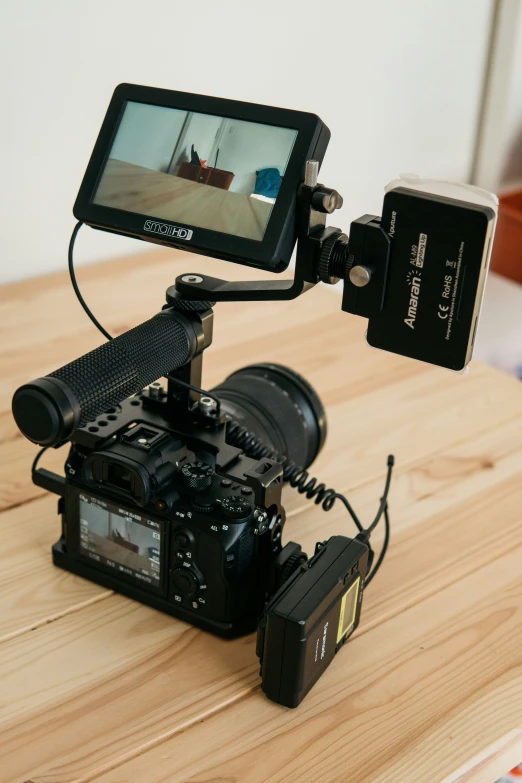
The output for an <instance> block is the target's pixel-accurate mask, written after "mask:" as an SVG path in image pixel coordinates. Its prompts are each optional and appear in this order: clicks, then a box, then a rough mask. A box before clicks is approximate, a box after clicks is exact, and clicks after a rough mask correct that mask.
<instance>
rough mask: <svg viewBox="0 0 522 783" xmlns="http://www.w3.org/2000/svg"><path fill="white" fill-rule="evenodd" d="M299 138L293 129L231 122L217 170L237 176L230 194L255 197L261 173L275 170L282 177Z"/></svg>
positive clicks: (226, 125)
mask: <svg viewBox="0 0 522 783" xmlns="http://www.w3.org/2000/svg"><path fill="white" fill-rule="evenodd" d="M296 136H297V132H296V131H295V130H291V129H290V128H274V127H270V126H266V125H252V123H250V122H242V121H241V120H228V121H227V122H226V124H225V130H224V133H223V138H222V139H221V142H220V145H219V158H218V168H219V169H225V170H226V171H233V172H234V179H233V180H232V184H231V186H230V190H231V191H232V192H234V193H253V191H254V188H255V186H256V179H257V177H256V171H259V170H260V169H266V168H276V169H278V170H279V173H280V174H281V175H283V174H284V173H285V171H286V166H287V163H288V158H289V157H290V153H291V151H292V147H293V146H294V141H295V138H296Z"/></svg>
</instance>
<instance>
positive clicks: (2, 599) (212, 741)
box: [0, 250, 522, 783]
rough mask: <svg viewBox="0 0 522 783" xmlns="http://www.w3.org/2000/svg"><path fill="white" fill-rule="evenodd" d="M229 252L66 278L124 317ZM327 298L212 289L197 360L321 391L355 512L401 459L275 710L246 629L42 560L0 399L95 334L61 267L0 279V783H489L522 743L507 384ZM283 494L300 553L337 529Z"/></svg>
mask: <svg viewBox="0 0 522 783" xmlns="http://www.w3.org/2000/svg"><path fill="white" fill-rule="evenodd" d="M223 267H224V265H223V264H220V263H219V262H216V261H213V260H211V259H201V258H198V259H195V258H194V257H192V258H191V257H188V256H183V255H182V254H172V253H168V252H167V251H162V250H160V251H157V252H154V253H146V254H141V255H137V256H134V257H130V258H127V259H120V260H117V261H115V262H111V263H110V264H106V265H95V266H90V267H87V268H85V269H80V270H79V272H78V276H79V278H80V283H81V286H82V290H83V292H84V294H85V296H86V298H87V300H88V301H89V302H90V303H92V304H93V308H94V309H95V311H96V313H97V315H98V317H99V318H100V319H101V320H102V322H103V323H104V324H105V325H106V326H107V327H108V328H109V329H110V330H111V331H112V332H113V333H120V332H121V331H124V330H125V329H127V328H129V327H131V326H133V325H135V324H136V323H139V322H140V321H142V320H144V319H145V318H147V317H150V315H151V314H153V313H154V312H156V311H157V310H159V309H160V307H161V303H162V301H163V297H164V289H165V288H166V286H167V285H168V284H169V283H171V282H172V281H173V280H174V278H175V276H176V275H177V274H179V273H180V272H182V271H189V270H193V271H201V272H204V273H206V274H212V275H214V276H223V275H225V276H228V277H229V278H230V279H255V278H256V277H259V273H257V272H255V270H249V269H246V268H240V267H235V266H234V265H232V264H230V265H227V268H226V269H224V268H223ZM122 279H124V280H125V297H117V296H115V291H116V290H119V289H121V281H122ZM94 303H95V304H94ZM339 306H340V302H339V298H338V296H337V294H336V293H335V292H333V291H331V290H328V289H326V288H318V289H316V290H314V291H312V292H310V293H308V294H307V295H306V296H303V297H301V299H299V300H297V301H296V302H293V303H286V304H284V305H281V304H277V303H260V304H258V305H256V317H255V318H253V317H252V308H251V306H249V305H242V306H238V305H225V304H223V305H218V306H217V307H216V328H215V339H214V345H213V346H212V348H211V349H210V350H209V351H208V352H207V354H208V356H207V357H206V367H205V382H206V385H207V386H212V385H213V384H215V383H217V382H218V381H219V380H221V379H222V378H223V377H224V376H225V375H226V374H227V373H229V372H231V371H232V370H234V369H236V368H237V367H238V366H241V365H243V364H247V363H249V362H252V361H263V360H271V361H278V362H282V363H285V364H289V365H290V366H293V367H294V368H295V369H297V370H298V371H299V372H301V373H303V374H304V375H305V376H306V377H307V378H308V379H309V380H310V381H311V382H312V383H313V384H314V386H316V388H317V390H318V391H319V393H320V395H321V397H322V399H323V401H324V402H325V404H326V407H327V413H328V419H329V425H330V430H329V435H328V439H327V443H326V446H325V448H324V449H323V452H322V454H321V455H320V456H319V458H318V460H317V462H316V464H315V465H314V473H316V474H317V475H319V476H320V477H321V478H322V479H324V480H326V479H328V481H329V483H331V485H333V486H335V487H336V488H337V489H339V490H344V491H347V492H349V494H350V498H351V500H352V501H353V503H354V505H355V506H356V508H357V510H358V511H359V513H360V515H361V516H362V517H363V518H364V519H369V518H370V517H371V516H372V514H373V512H374V510H375V506H376V503H377V501H378V498H379V496H380V492H381V490H382V481H383V477H384V467H385V456H386V454H387V453H388V452H390V451H393V452H395V454H396V456H397V469H396V476H395V480H394V484H393V490H392V496H391V513H392V525H393V536H392V542H391V547H390V552H389V556H388V558H387V560H386V563H385V565H384V566H383V569H382V572H381V574H380V576H379V579H378V580H376V581H375V582H374V583H373V584H372V586H371V588H370V589H369V590H368V593H367V595H366V598H365V611H364V614H363V620H362V624H361V626H360V629H359V631H358V633H357V636H356V637H355V638H354V639H353V640H351V641H350V644H349V647H347V648H346V650H343V651H342V653H341V655H340V656H339V658H338V659H336V661H335V662H334V664H333V665H332V666H331V667H330V669H329V671H328V673H327V674H326V675H325V677H324V678H322V679H321V680H320V682H319V684H318V685H317V686H316V687H315V688H314V691H313V692H312V694H310V696H309V697H308V698H307V699H306V701H305V702H304V703H303V705H302V706H301V707H300V708H299V709H298V710H297V711H288V710H284V709H282V708H279V707H277V706H276V705H273V704H270V703H269V702H267V701H266V700H265V698H264V696H263V695H262V694H261V693H260V691H259V679H258V674H257V664H256V659H255V655H254V639H253V637H247V638H246V639H241V640H235V641H232V642H225V641H222V640H218V639H214V638H212V637H211V636H210V635H207V634H204V633H203V632H200V631H197V630H196V629H194V628H191V627H190V626H188V625H185V624H183V623H181V622H178V621H176V620H174V619H173V618H169V617H166V616H164V615H161V614H160V613H157V612H154V611H153V610H151V609H148V608H146V607H143V606H141V605H139V604H136V603H133V602H131V601H129V600H127V599H125V598H123V597H122V596H118V595H115V594H113V593H111V592H110V591H106V590H103V589H102V588H100V587H98V586H96V585H93V584H91V583H89V582H87V581H85V580H81V579H79V578H76V577H74V576H73V575H71V574H68V573H66V572H62V571H60V570H59V569H57V568H54V567H53V566H52V565H51V560H50V551H49V548H50V545H51V543H52V542H53V541H54V540H55V539H56V537H57V534H58V518H57V516H56V506H55V503H56V499H55V498H50V497H48V496H47V497H41V494H42V493H41V491H40V490H39V489H38V488H34V487H33V486H32V484H31V483H30V479H29V473H28V468H29V465H30V461H31V459H32V457H33V455H34V452H35V448H34V447H33V446H32V445H31V444H29V443H28V442H26V441H25V440H24V439H23V438H22V437H21V436H20V435H19V434H18V432H17V430H16V428H15V426H14V423H13V422H12V419H11V416H10V413H9V405H10V398H11V395H12V392H13V391H14V389H15V388H16V387H17V385H19V384H21V383H23V382H24V381H26V380H28V379H30V378H32V377H36V376H38V375H42V374H45V373H47V372H49V371H50V370H52V369H55V368H56V367H57V366H60V365H61V364H63V363H65V362H66V361H69V360H70V359H72V358H74V357H75V356H77V355H78V354H80V353H82V352H85V351H87V350H90V349H91V348H93V347H95V346H96V345H97V344H99V343H100V342H101V338H100V337H99V336H98V334H97V333H96V331H95V330H94V328H93V327H91V325H90V323H89V322H88V321H87V320H86V319H85V317H84V315H83V313H82V312H81V310H80V309H79V306H78V305H77V303H76V301H75V299H74V297H73V294H72V293H71V291H70V288H69V283H68V280H67V277H66V276H65V275H63V274H60V275H52V276H49V277H48V278H42V279H41V280H33V281H29V282H28V283H26V284H15V285H12V286H8V287H5V288H3V289H0V460H1V464H2V476H1V481H0V509H2V508H3V509H4V511H2V512H1V513H0V553H1V557H2V561H1V563H2V568H1V570H0V735H1V740H0V781H1V783H4V781H5V783H22V782H23V781H28V780H32V781H34V782H35V783H36V782H38V783H44V781H45V783H58V781H59V782H60V783H66V782H69V781H87V780H92V779H96V780H99V781H100V783H116V781H125V783H133V781H140V783H142V781H144V780H146V781H147V783H148V781H149V780H150V781H151V783H154V782H155V781H159V780H165V781H167V780H168V781H169V783H176V782H177V781H180V783H181V781H183V783H185V781H189V780H191V781H199V782H200V783H202V781H218V780H219V781H223V780H231V781H232V780H234V781H235V780H238V781H241V783H243V781H246V783H249V782H250V781H258V780H259V781H261V780H267V781H287V780H288V781H291V780H296V779H297V776H298V775H299V776H300V777H301V776H302V775H303V774H307V775H310V776H312V777H313V778H314V779H315V780H318V781H321V782H323V781H324V783H330V782H331V781H336V780H343V781H345V780H347V779H349V780H351V781H353V783H358V781H362V780H367V779H369V780H372V781H375V782H376V783H391V781H393V783H397V781H401V783H410V781H411V783H413V781H415V780H417V778H418V777H422V774H424V772H427V770H428V766H427V765H428V764H430V765H431V768H432V770H433V771H432V773H431V774H432V777H433V780H434V781H437V783H439V781H440V783H450V781H451V783H460V781H462V782H463V783H464V782H465V783H467V782H468V781H472V780H473V781H474V783H475V781H479V783H481V781H482V780H484V783H485V782H486V780H488V779H489V780H493V779H494V777H495V776H498V775H499V774H501V773H502V772H503V771H505V769H506V768H507V767H509V766H510V765H511V764H514V763H515V762H517V761H518V760H519V759H520V757H522V749H521V737H522V716H521V714H520V705H521V703H522V683H521V682H520V671H521V670H522V654H521V652H520V647H521V646H520V643H519V632H518V637H517V634H516V632H515V631H516V628H517V627H518V629H520V611H521V606H522V585H521V584H520V581H521V578H522V525H521V524H520V521H521V516H522V512H521V511H520V509H521V508H522V483H521V482H520V473H521V469H522V394H521V388H520V384H519V383H517V382H516V381H515V380H514V379H511V378H508V377H507V376H504V375H501V374H500V373H498V372H496V371H493V370H491V369H489V368H486V367H483V366H481V365H473V366H472V369H471V372H470V373H469V375H467V376H462V377H461V376H456V375H453V374H451V373H447V372H445V371H442V370H438V369H435V368H430V367H428V366H424V365H421V364H418V363H415V362H411V361H408V360H406V359H401V358H399V357H393V356H391V355H388V354H385V353H383V352H376V351H372V350H370V349H368V347H367V346H366V345H365V343H364V339H363V332H364V321H362V320H360V319H356V318H354V317H351V316H348V315H345V314H342V313H340V312H339ZM64 325H65V326H66V328H65V329H64ZM339 335H342V340H340V339H339ZM334 336H335V339H334ZM64 457H65V454H64V451H62V452H52V453H50V454H47V455H46V456H45V460H46V464H47V465H49V466H52V467H54V468H55V469H59V466H60V464H61V463H63V461H64ZM285 505H286V507H287V509H288V521H287V527H286V531H285V533H286V539H287V540H288V539H290V538H291V539H293V540H297V541H299V542H301V543H303V545H304V546H305V548H308V550H309V551H310V550H311V549H312V548H313V546H314V544H315V541H316V540H319V539H323V538H325V537H327V536H329V535H331V534H332V533H336V532H347V531H349V529H350V528H349V527H348V525H349V520H348V517H347V515H346V512H345V511H344V510H343V508H342V507H340V506H336V507H334V509H333V510H332V511H330V512H329V514H324V512H322V511H321V510H320V509H318V508H317V507H315V506H313V505H310V502H309V501H307V500H306V499H305V498H303V497H302V496H299V495H297V494H296V493H295V492H294V491H292V490H286V491H285ZM380 540H381V535H380V534H379V533H377V534H376V536H375V545H376V547H377V548H378V547H379V544H380ZM421 647H423V648H424V649H423V650H421V649H420V648H421ZM348 661H349V663H347V662H348ZM343 662H344V663H343ZM28 737H30V742H29V743H28V740H27V738H28ZM487 776H489V778H488V777H487Z"/></svg>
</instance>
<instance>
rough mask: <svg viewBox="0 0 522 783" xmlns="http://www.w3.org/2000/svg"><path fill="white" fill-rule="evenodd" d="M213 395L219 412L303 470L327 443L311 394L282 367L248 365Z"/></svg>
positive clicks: (319, 411) (297, 377)
mask: <svg viewBox="0 0 522 783" xmlns="http://www.w3.org/2000/svg"><path fill="white" fill-rule="evenodd" d="M213 392H214V393H215V394H216V396H217V397H218V398H219V400H220V402H221V406H222V409H223V411H224V412H225V413H228V414H229V415H230V416H231V417H232V418H233V419H234V420H235V421H237V422H238V423H239V424H241V425H242V426H244V427H246V428H247V429H248V430H249V431H250V432H252V433H254V434H255V435H256V436H257V437H258V438H259V439H260V440H262V441H264V442H265V443H266V444H267V445H269V446H271V447H272V448H273V449H275V450H276V451H277V452H279V453H280V454H283V455H285V456H286V457H288V458H289V459H290V460H292V461H293V462H295V463H296V464H297V465H300V466H301V467H303V468H307V467H308V466H309V465H311V463H312V462H313V461H314V459H315V458H316V457H317V455H318V454H319V452H320V450H321V448H322V446H323V444H324V441H325V438H326V430H327V427H326V413H325V410H324V407H323V405H322V403H321V400H320V399H319V396H318V395H317V393H316V392H315V390H314V389H313V388H312V386H310V384H309V383H308V381H306V380H305V379H304V378H303V377H302V376H301V375H299V373H297V372H295V371H294V370H291V369H290V368H288V367H285V366H283V365H281V364H251V365H249V366H247V367H243V368H242V369H240V370H237V371H236V372H234V373H232V375H229V376H228V378H227V379H226V380H225V381H223V383H221V384H219V386H216V387H215V389H213Z"/></svg>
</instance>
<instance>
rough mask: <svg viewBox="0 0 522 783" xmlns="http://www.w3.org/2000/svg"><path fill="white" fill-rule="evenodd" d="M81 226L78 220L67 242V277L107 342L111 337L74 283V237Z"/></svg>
mask: <svg viewBox="0 0 522 783" xmlns="http://www.w3.org/2000/svg"><path fill="white" fill-rule="evenodd" d="M82 226H83V223H82V221H81V220H80V221H79V222H78V223H77V224H76V225H75V227H74V229H73V232H72V234H71V241H70V242H69V253H68V260H69V275H70V277H71V283H72V287H73V288H74V293H75V294H76V296H77V297H78V301H79V303H80V304H81V306H82V307H83V309H84V310H85V312H86V313H87V315H88V316H89V318H90V319H91V321H92V322H93V324H94V325H95V327H96V328H97V329H99V330H100V332H101V333H102V334H103V336H104V337H106V338H107V340H112V335H110V334H109V332H107V331H106V330H105V329H104V328H103V326H102V325H101V323H100V322H99V321H98V319H97V318H96V316H95V315H94V314H93V313H92V312H91V311H90V309H89V308H88V306H87V303H86V302H85V299H84V298H83V296H82V295H81V292H80V289H79V288H78V283H77V282H76V274H75V272H74V243H75V242H76V237H77V235H78V231H79V230H80V229H81V227H82Z"/></svg>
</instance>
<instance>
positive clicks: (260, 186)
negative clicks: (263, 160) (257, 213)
mask: <svg viewBox="0 0 522 783" xmlns="http://www.w3.org/2000/svg"><path fill="white" fill-rule="evenodd" d="M282 181H283V180H282V177H281V174H280V173H279V171H278V170H277V169H261V171H258V172H257V180H256V189H255V190H254V193H257V195H258V196H266V198H277V194H278V193H279V188H280V187H281V182H282Z"/></svg>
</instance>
